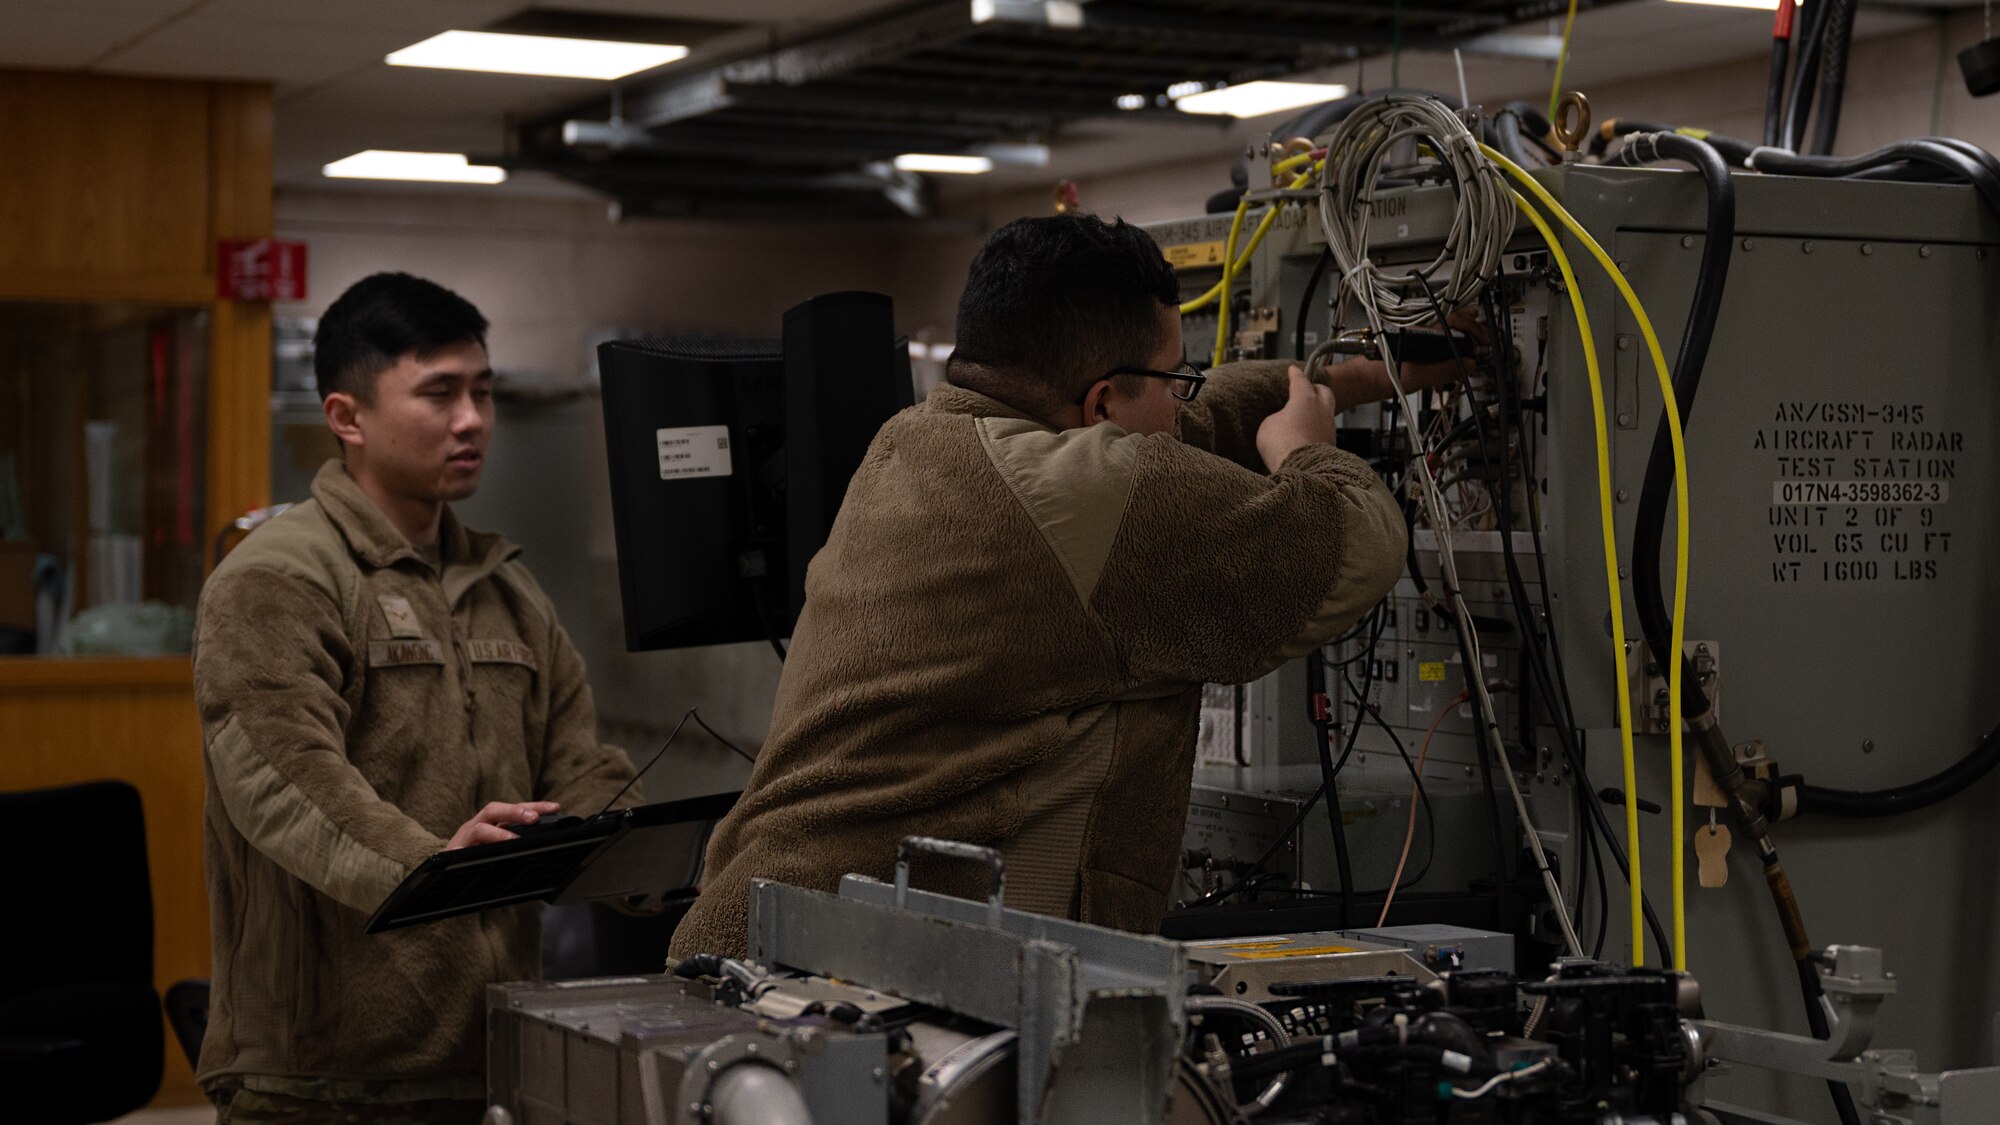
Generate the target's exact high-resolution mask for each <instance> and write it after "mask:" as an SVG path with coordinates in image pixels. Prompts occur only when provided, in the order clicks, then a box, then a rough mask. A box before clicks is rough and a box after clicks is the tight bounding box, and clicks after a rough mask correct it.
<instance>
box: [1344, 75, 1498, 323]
mask: <svg viewBox="0 0 2000 1125" xmlns="http://www.w3.org/2000/svg"><path fill="white" fill-rule="evenodd" d="M1405 140H1411V141H1420V142H1421V143H1423V144H1424V145H1426V146H1427V147H1429V148H1430V149H1431V150H1432V154H1433V155H1434V156H1435V157H1436V158H1437V160H1438V161H1439V162H1440V163H1442V164H1443V165H1444V166H1445V167H1446V168H1447V169H1449V170H1450V174H1451V176H1452V177H1453V179H1454V180H1455V181H1456V182H1457V184H1458V192H1457V197H1458V204H1457V207H1456V208H1455V209H1454V211H1453V213H1452V220H1451V231H1450V233H1449V234H1448V235H1447V236H1446V238H1445V241H1444V244H1443V245H1442V246H1441V247H1440V248H1439V249H1438V253H1437V256H1436V257H1434V258H1432V259H1431V260H1430V261H1429V262H1427V263H1424V264H1422V265H1416V266H1409V267H1403V268H1398V269H1396V270H1390V271H1385V270H1383V269H1382V268H1381V267H1380V266H1379V265H1377V264H1376V263H1375V261H1374V260H1373V259H1372V258H1370V257H1369V220H1370V219H1371V218H1373V217H1374V214H1375V199H1376V196H1377V194H1378V193H1379V192H1380V191H1381V190H1382V189H1381V188H1380V187H1379V186H1378V181H1379V180H1380V179H1381V176H1382V169H1383V164H1384V163H1385V162H1386V161H1387V160H1388V159H1389V157H1390V154H1391V153H1392V152H1394V151H1395V150H1396V149H1397V148H1398V147H1399V145H1400V142H1402V141H1405ZM1326 149H1327V151H1326V163H1325V164H1324V165H1323V166H1321V168H1320V180H1319V186H1320V196H1319V219H1320V226H1321V227H1322V228H1323V229H1324V230H1325V232H1326V244H1327V247H1328V249H1330V250H1331V251H1332V252H1333V260H1334V263H1335V264H1336V265H1337V266H1339V267H1340V286H1341V292H1342V293H1343V295H1349V294H1351V295H1352V296H1354V297H1355V298H1357V299H1359V300H1361V301H1362V303H1363V304H1364V306H1372V307H1373V308H1375V309H1376V310H1377V312H1378V313H1379V314H1380V317H1381V320H1382V323H1383V324H1385V325H1388V326H1391V327H1395V328H1414V327H1416V326H1418V325H1420V324H1427V323H1430V322H1431V320H1432V319H1433V309H1432V305H1431V301H1430V298H1429V297H1428V296H1426V295H1425V294H1424V292H1423V290H1422V286H1420V285H1418V284H1417V279H1418V278H1422V279H1423V280H1424V281H1426V282H1428V283H1429V284H1430V286H1431V288H1432V289H1433V290H1434V291H1435V292H1436V294H1437V299H1438V302H1439V303H1441V304H1442V305H1444V307H1445V309H1446V311H1451V310H1454V309H1458V308H1461V307H1463V306H1465V305H1469V304H1471V303H1472V302H1473V301H1475V300H1477V299H1478V297H1479V294H1480V291H1481V290H1483V289H1484V288H1485V287H1486V279H1487V278H1489V277H1492V276H1494V275H1495V274H1496V273H1497V272H1498V270H1499V265H1500V255H1501V252H1502V251H1503V250H1505V249H1506V248H1507V240H1508V239H1509V238H1511V237H1513V234H1514V200H1513V196H1512V195H1510V194H1509V192H1508V190H1507V183H1506V181H1505V179H1504V178H1503V177H1502V175H1501V172H1500V170H1499V169H1498V168H1495V167H1494V166H1493V164H1492V163H1491V162H1490V161H1488V160H1487V159H1486V158H1485V157H1484V156H1482V155H1481V154H1480V152H1479V139H1478V138H1477V137H1475V136H1473V134H1472V132H1471V131H1470V130H1468V129H1467V128H1466V127H1465V122H1464V121H1462V120H1460V119H1459V116H1458V114H1457V113H1455V112H1453V111H1452V110H1451V109H1450V108H1449V107H1447V106H1446V105H1445V104H1444V103H1442V102H1440V101H1437V100H1436V99H1435V98H1417V97H1409V96H1406V95H1399V94H1391V95H1387V96H1384V97H1382V98H1378V99H1376V100H1374V101H1371V102H1369V103H1367V104H1365V105H1363V106H1361V107H1360V108H1358V109H1356V110H1355V111H1354V112H1353V113H1351V114H1349V115H1348V116H1347V119H1346V120H1344V121H1342V122H1341V123H1340V125H1339V127H1338V128H1336V129H1335V130H1334V131H1333V135H1332V136H1331V137H1329V138H1328V140H1327V145H1326ZM1446 267H1449V268H1450V273H1449V276H1448V277H1440V275H1441V274H1443V273H1444V272H1445V270H1446Z"/></svg>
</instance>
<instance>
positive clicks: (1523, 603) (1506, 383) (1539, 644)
mask: <svg viewBox="0 0 2000 1125" xmlns="http://www.w3.org/2000/svg"><path fill="white" fill-rule="evenodd" d="M1505 277H1506V275H1505V274H1504V272H1503V273H1502V275H1501V277H1500V278H1498V279H1496V280H1495V284H1494V285H1491V286H1488V287H1487V294H1488V301H1489V302H1490V304H1489V305H1488V312H1487V323H1488V324H1489V325H1491V326H1495V327H1496V330H1497V331H1499V332H1500V337H1501V339H1502V340H1503V341H1508V340H1511V339H1512V338H1513V321H1512V318H1511V317H1509V316H1508V315H1507V310H1506V307H1505V306H1504V305H1503V304H1502V302H1501V300H1500V295H1499V290H1498V284H1499V282H1500V281H1504V280H1505ZM1547 351H1548V342H1547V340H1546V339H1544V340H1543V341H1542V342H1541V347H1540V348H1539V349H1538V350H1537V353H1536V364H1535V366H1536V368H1537V370H1539V369H1540V368H1541V366H1542V363H1543V361H1544V360H1545V359H1546V357H1547ZM1513 360H1514V352H1513V349H1512V348H1511V347H1505V348H1504V350H1500V349H1496V350H1495V352H1494V363H1495V364H1496V372H1495V374H1496V376H1497V378H1498V385H1499V388H1500V396H1501V399H1500V402H1501V407H1500V418H1501V424H1502V425H1503V426H1504V425H1505V424H1506V421H1507V419H1508V417H1510V416H1511V417H1512V418H1513V419H1514V424H1515V425H1516V426H1517V427H1519V430H1520V434H1521V486H1522V491H1523V492H1524V494H1525V495H1526V497H1527V500H1528V509H1527V511H1525V512H1523V513H1522V515H1523V517H1524V518H1525V521H1526V523H1527V525H1528V535H1529V538H1530V540H1531V542H1532V543H1533V545H1534V551H1535V576H1536V581H1537V583H1538V589H1539V590H1540V591H1541V607H1540V608H1541V616H1540V617H1539V618H1537V617H1535V616H1534V612H1533V610H1532V609H1530V608H1528V607H1527V602H1528V597H1527V591H1526V590H1524V589H1522V588H1521V585H1522V584H1521V583H1520V582H1518V581H1517V580H1516V579H1518V577H1519V575H1520V564H1519V562H1518V561H1517V560H1514V537H1513V536H1512V535H1509V536H1507V537H1506V538H1505V539H1504V540H1502V541H1501V549H1502V552H1503V557H1505V558H1506V559H1508V560H1509V561H1510V562H1512V563H1513V571H1512V572H1511V574H1510V575H1509V578H1508V593H1509V594H1510V595H1511V596H1512V597H1513V598H1514V604H1515V609H1514V613H1515V615H1516V616H1517V617H1520V618H1522V619H1523V621H1524V622H1526V623H1527V627H1526V628H1523V629H1522V630H1521V631H1522V633H1523V635H1524V637H1525V640H1524V642H1523V643H1524V644H1526V645H1527V646H1528V655H1529V657H1530V659H1531V660H1532V661H1533V664H1534V668H1535V676H1534V686H1535V691H1536V694H1538V695H1541V696H1542V697H1543V698H1544V699H1545V700H1547V699H1549V698H1550V697H1551V693H1550V691H1549V689H1550V688H1551V687H1553V688H1554V689H1555V691H1554V693H1553V699H1554V700H1555V701H1556V703H1545V706H1546V707H1547V709H1548V711H1549V713H1550V715H1551V716H1552V718H1553V721H1554V722H1555V723H1556V725H1557V726H1559V727H1561V728H1562V731H1563V733H1564V737H1562V738H1561V739H1560V741H1562V742H1563V748H1564V755H1565V758H1566V760H1567V761H1569V763H1570V773H1571V777H1572V778H1573V781H1572V784H1571V789H1572V790H1573V791H1574V792H1575V794H1576V818H1577V821H1578V823H1580V824H1582V825H1583V831H1582V832H1581V833H1580V835H1581V836H1582V837H1583V848H1584V855H1585V856H1586V859H1585V862H1586V863H1588V864H1589V865H1590V866H1591V868H1592V869H1593V870H1594V872H1595V874H1596V878H1597V914H1598V918H1597V937H1596V940H1595V941H1594V942H1593V944H1592V946H1591V952H1590V956H1591V959H1592V960H1602V959H1603V957H1604V945H1605V942H1606V940H1607V939H1608V938H1609V937H1610V934H1611V885H1610V880H1609V879H1607V878H1606V877H1605V874H1604V852H1605V850H1606V849H1605V848H1604V847H1603V846H1602V845H1600V844H1599V843H1598V839H1597V834H1598V821H1597V820H1594V819H1592V816H1591V814H1592V813H1593V812H1597V813H1599V814H1600V815H1601V813H1602V811H1603V810H1602V809H1601V808H1599V807H1598V804H1597V798H1596V797H1595V795H1593V794H1592V793H1591V789H1590V782H1589V776H1588V774H1587V773H1586V772H1585V770H1584V767H1585V765H1586V763H1585V762H1584V760H1583V753H1582V750H1581V748H1580V747H1579V748H1577V750H1576V751H1575V752H1574V753H1572V752H1571V750H1570V746H1569V743H1568V738H1567V732H1569V731H1574V730H1575V729H1576V707H1575V705H1574V704H1573V703H1572V702H1571V701H1570V691H1569V670H1568V668H1567V666H1566V665H1565V664H1564V662H1563V655H1562V646H1561V645H1560V644H1558V643H1557V641H1556V637H1555V630H1554V627H1553V623H1554V621H1555V606H1554V603H1553V602H1551V601H1550V599H1549V560H1548V553H1547V552H1546V551H1545V550H1544V549H1543V547H1542V520H1541V516H1540V514H1539V511H1538V497H1539V496H1540V495H1541V486H1540V482H1539V481H1538V480H1537V479H1536V477H1535V427H1533V426H1530V425H1529V424H1528V409H1529V407H1530V405H1531V403H1532V400H1529V401H1524V402H1522V403H1520V404H1519V405H1518V406H1517V407H1516V408H1515V409H1513V410H1512V411H1509V410H1508V409H1507V397H1506V396H1507V394H1508V392H1509V391H1510V390H1512V389H1513V388H1514V387H1515V379H1516V377H1517V372H1516V371H1515V370H1514V367H1513ZM1524 389H1526V390H1534V389H1535V388H1534V387H1533V386H1530V387H1527V388H1524ZM1551 668H1553V669H1554V672H1555V682H1554V683H1553V684H1550V683H1549V682H1548V680H1549V670H1550V669H1551ZM1558 704H1559V705H1558ZM1533 709H1534V705H1533V702H1532V701H1531V700H1525V699H1524V700H1523V701H1522V706H1521V710H1522V711H1523V712H1524V713H1531V712H1532V711H1533ZM1587 889H1588V888H1587V886H1585V885H1582V884H1579V887H1578V890H1577V915H1578V917H1579V921H1580V920H1581V917H1582V915H1583V912H1584V911H1583V908H1584V900H1585V895H1584V892H1585V891H1586V890H1587Z"/></svg>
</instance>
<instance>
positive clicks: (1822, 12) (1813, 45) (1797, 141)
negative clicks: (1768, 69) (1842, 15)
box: [1778, 2, 1833, 152]
mask: <svg viewBox="0 0 2000 1125" xmlns="http://www.w3.org/2000/svg"><path fill="white" fill-rule="evenodd" d="M1832 7H1833V4H1832V3H1831V2H1829V3H1823V4H1808V5H1806V6H1804V7H1803V8H1801V9H1800V14H1799V25H1798V36H1797V40H1796V41H1797V43H1798V46H1797V48H1796V49H1795V50H1794V51H1793V52H1792V53H1793V55H1794V57H1795V61H1794V62H1793V64H1792V82H1791V88H1790V91H1789V94H1788V96H1787V98H1786V102H1785V124H1784V126H1783V128H1781V129H1780V130H1779V136H1780V138H1781V139H1780V141H1779V143H1778V147H1779V148H1782V149H1789V150H1791V151H1794V152H1796V151H1798V147H1799V146H1800V145H1802V144H1804V143H1805V139H1806V118H1807V117H1809V116H1811V114H1812V100H1813V84H1814V83H1815V82H1817V81H1819V61H1820V38H1821V36H1823V35H1824V34H1825V32H1826V19H1827V11H1828V9H1830V8H1832Z"/></svg>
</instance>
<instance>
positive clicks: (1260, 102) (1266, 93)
mask: <svg viewBox="0 0 2000 1125" xmlns="http://www.w3.org/2000/svg"><path fill="white" fill-rule="evenodd" d="M1167 92H1168V93H1169V94H1171V93H1173V90H1172V89H1171V88H1169V89H1168V91H1167ZM1346 96H1347V87H1345V86H1341V85H1336V84H1329V83H1324V82H1245V83H1243V84H1242V85H1240V86H1224V87H1223V88H1221V89H1220V90H1209V91H1206V92H1204V93H1200V94H1188V95H1186V96H1184V97H1181V98H1178V99H1176V100H1175V102H1174V108H1175V109H1178V110H1181V111H1182V112H1184V113H1212V114H1227V115H1228V116H1230V117H1262V116H1263V115H1265V114H1267V113H1277V112H1278V111H1279V110H1285V109H1298V108H1299V107H1300V106H1308V105H1318V104H1319V103H1321V102H1330V101H1333V100H1334V99H1335V98H1344V97H1346Z"/></svg>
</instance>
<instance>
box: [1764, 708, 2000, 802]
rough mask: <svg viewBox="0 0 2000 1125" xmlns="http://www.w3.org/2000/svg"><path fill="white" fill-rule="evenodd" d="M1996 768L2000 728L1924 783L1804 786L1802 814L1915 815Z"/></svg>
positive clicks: (1802, 791)
mask: <svg viewBox="0 0 2000 1125" xmlns="http://www.w3.org/2000/svg"><path fill="white" fill-rule="evenodd" d="M1995 765H2000V727H1994V728H1993V729H1992V730H1990V731H1987V732H1986V737H1984V738H1982V739H1980V740H1979V745H1978V746H1976V747H1974V748H1973V750H1972V753H1970V754H1967V755H1966V756H1965V757H1963V758H1960V759H1959V760H1958V761H1956V762H1953V763H1952V764H1951V765H1949V766H1946V767H1945V768H1944V769H1941V770H1939V771H1938V772H1936V773H1934V774H1932V775H1931V776H1929V777H1927V778H1924V779H1923V780H1922V781H1913V782H1911V783H1910V784H1908V785H1899V786H1897V787H1895V788H1894V789H1878V790H1875V791H1873V792H1858V791H1855V790H1851V789H1828V788H1825V787H1823V786H1818V785H1806V786H1802V787H1801V788H1800V790H1799V812H1800V813H1801V814H1804V813H1816V814H1818V815H1820V816H1837V817H1844V818H1849V819H1866V818H1872V817H1883V816H1896V815H1898V814H1901V813H1906V812H1915V811H1916V810H1918V809H1925V808H1929V807H1930V806H1932V805H1935V804H1937V803H1938V802H1939V801H1942V800H1944V799H1945V798H1947V797H1951V796H1954V795H1956V794H1959V793H1962V792H1964V791H1965V790H1966V789H1967V788H1968V787H1970V786H1971V785H1972V784H1974V783H1975V782H1977V781H1979V780H1980V779H1981V778H1983V777H1985V776H1986V775H1987V774H1989V773H1991V772H1993V767H1994V766H1995Z"/></svg>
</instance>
